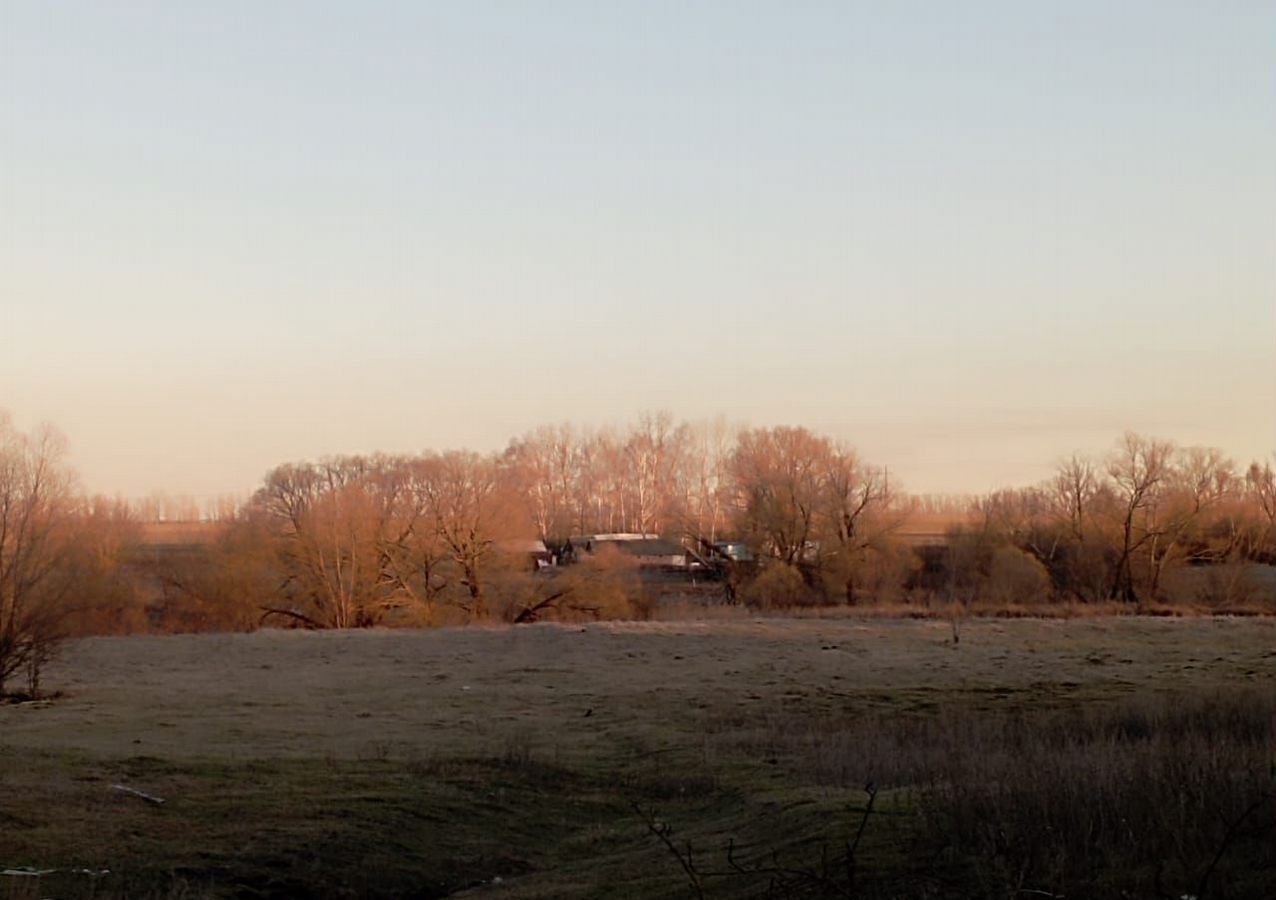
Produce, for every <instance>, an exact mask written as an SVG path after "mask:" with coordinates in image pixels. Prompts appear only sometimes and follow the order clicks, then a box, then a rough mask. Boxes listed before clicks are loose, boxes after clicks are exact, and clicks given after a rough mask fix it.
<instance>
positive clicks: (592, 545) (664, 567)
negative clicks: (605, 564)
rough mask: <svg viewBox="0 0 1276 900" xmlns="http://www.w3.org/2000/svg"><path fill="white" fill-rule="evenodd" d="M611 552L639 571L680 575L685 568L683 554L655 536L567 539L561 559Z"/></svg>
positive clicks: (685, 554) (658, 536)
mask: <svg viewBox="0 0 1276 900" xmlns="http://www.w3.org/2000/svg"><path fill="white" fill-rule="evenodd" d="M607 547H611V548H614V549H615V550H616V551H617V552H618V553H622V554H624V555H625V556H628V557H631V558H632V559H633V560H634V562H635V563H637V565H638V567H639V568H640V569H645V570H656V571H671V572H672V571H678V572H684V571H686V569H687V566H688V562H689V561H688V558H687V551H686V550H685V549H683V547H682V546H681V545H680V544H678V543H677V542H675V541H672V540H669V539H668V538H662V537H660V535H657V534H634V533H617V534H580V535H575V536H573V537H571V538H570V539H568V541H567V547H566V550H565V554H564V555H568V556H570V558H571V559H573V560H574V561H576V562H579V561H581V560H582V559H584V558H587V557H588V556H592V555H593V554H595V553H598V552H600V551H601V550H603V549H604V548H607Z"/></svg>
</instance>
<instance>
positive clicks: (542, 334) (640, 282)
mask: <svg viewBox="0 0 1276 900" xmlns="http://www.w3.org/2000/svg"><path fill="white" fill-rule="evenodd" d="M0 409H3V410H7V411H8V413H9V414H10V415H11V416H12V418H13V420H14V422H15V423H16V424H17V425H18V426H19V427H20V428H24V429H27V428H31V427H34V426H35V425H36V424H37V423H40V422H45V421H47V422H51V423H53V424H54V425H56V426H57V427H58V428H60V429H61V430H62V431H63V432H64V433H65V434H66V436H67V438H68V441H69V444H70V452H71V456H70V458H71V461H72V463H73V464H74V465H75V467H76V468H77V469H78V471H79V472H80V474H81V477H82V480H83V482H84V484H85V486H86V487H87V488H88V489H90V490H92V491H97V492H103V493H107V494H120V495H122V496H126V497H138V496H143V495H146V494H149V493H151V492H152V491H157V490H162V491H167V492H169V493H180V494H190V495H194V496H196V497H212V496H214V495H218V494H228V493H238V494H245V493H248V492H250V491H251V490H252V489H253V488H254V487H255V485H256V484H258V483H259V481H260V479H261V477H262V476H263V475H264V474H265V472H266V471H267V470H268V469H270V468H271V467H272V466H274V465H276V464H278V463H281V462H285V461H290V460H298V459H309V458H317V457H320V456H323V455H327V454H335V453H353V452H370V451H375V450H384V451H393V452H406V451H414V450H421V449H425V448H437V449H442V448H447V447H460V446H464V447H470V448H473V449H477V450H494V449H499V448H500V447H502V446H504V445H505V444H506V442H507V441H508V440H509V439H510V438H511V437H513V436H515V435H517V434H520V433H523V432H525V431H527V430H528V429H530V428H532V427H534V426H536V425H539V424H542V423H549V422H559V421H564V420H570V421H573V422H576V423H578V424H582V425H589V426H602V425H606V424H621V423H624V422H626V421H629V420H631V419H633V418H634V417H635V416H636V415H637V414H638V413H640V412H641V411H645V410H668V411H670V412H672V413H673V414H674V415H675V416H677V417H679V418H685V419H698V418H702V417H713V416H718V415H721V416H725V417H726V418H727V419H729V420H731V421H735V422H746V423H749V424H752V425H757V426H762V425H778V424H791V425H806V426H809V427H811V428H813V429H816V430H819V431H821V432H824V433H827V434H829V435H831V436H834V437H836V438H839V439H843V440H847V441H849V442H851V443H853V444H854V445H856V446H857V447H858V448H859V449H860V451H861V453H862V454H863V455H864V456H865V457H867V458H868V459H869V460H870V461H873V462H877V463H879V464H885V465H889V466H890V468H891V471H892V473H893V475H894V477H896V478H898V479H899V480H900V482H901V483H902V484H903V485H904V486H905V487H907V488H911V489H913V490H916V491H926V492H979V491H984V490H988V489H991V488H994V487H999V486H1004V485H1008V484H1026V483H1032V482H1035V481H1037V480H1039V479H1040V478H1043V477H1045V476H1046V475H1047V474H1048V473H1049V471H1050V470H1051V469H1052V467H1053V466H1054V464H1055V463H1056V462H1057V461H1058V460H1059V459H1060V458H1061V457H1062V456H1065V455H1067V454H1070V453H1072V452H1073V451H1078V450H1079V451H1084V452H1092V453H1102V452H1104V451H1106V450H1107V449H1109V448H1110V447H1111V446H1112V445H1113V443H1114V441H1115V440H1116V438H1117V437H1118V436H1119V435H1120V434H1121V433H1122V432H1123V431H1125V430H1127V429H1131V430H1135V431H1139V432H1142V433H1146V434H1149V435H1154V436H1158V437H1166V438H1172V439H1174V440H1177V441H1179V442H1180V443H1183V444H1202V445H1209V446H1218V447H1221V448H1223V449H1224V450H1226V451H1227V452H1228V453H1229V454H1232V455H1233V456H1235V457H1236V458H1237V460H1238V461H1240V462H1248V460H1249V459H1252V458H1255V457H1258V458H1262V457H1267V456H1269V454H1270V453H1271V452H1272V451H1273V450H1276V5H1274V4H1272V3H1270V2H1266V0H1263V2H1259V0H1255V2H1242V0H1229V2H1224V3H1201V2H1199V0H1193V2H1173V0H1154V2H1142V0H1126V2H1121V3H1115V4H1114V3H1111V2H1107V0H1104V2H1089V0H1066V2H1065V0H1058V2H1052V0H1039V2H1030V3H1024V2H1021V0H1004V2H993V0H967V2H963V3H949V2H946V0H932V2H924V3H923V2H913V0H904V2H892V3H881V2H876V0H874V2H851V0H842V2H832V3H814V2H786V3H778V2H773V3H752V2H740V0H737V2H709V0H705V2H698V3H693V4H688V3H683V2H651V0H648V2H633V3H630V2H603V3H599V2H583V0H582V2H550V0H544V2H534V3H531V2H529V3H515V2H506V3H497V2H483V0H467V2H454V3H423V2H422V3H406V2H405V3H386V2H359V3H354V2H348V3H335V2H320V0H310V2H304V3H303V2H295V3H289V2H272V3H260V2H219V3H193V2H191V3H181V2H171V0H170V2H130V3H127V4H95V3H62V4H50V3H44V2H25V0H0Z"/></svg>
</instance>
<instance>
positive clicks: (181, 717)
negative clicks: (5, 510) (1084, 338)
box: [0, 618, 1276, 897]
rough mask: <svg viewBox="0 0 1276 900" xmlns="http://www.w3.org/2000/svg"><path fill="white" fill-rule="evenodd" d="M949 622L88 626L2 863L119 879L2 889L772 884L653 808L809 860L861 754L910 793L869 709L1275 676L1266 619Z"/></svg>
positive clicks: (52, 676)
mask: <svg viewBox="0 0 1276 900" xmlns="http://www.w3.org/2000/svg"><path fill="white" fill-rule="evenodd" d="M953 637H954V635H953V631H952V629H951V627H950V625H949V624H948V623H946V622H935V621H896V620H874V621H871V622H870V621H855V620H845V621H843V620H838V621H818V620H783V619H759V620H749V621H740V622H713V623H647V624H598V625H590V626H587V627H580V626H572V627H568V626H554V625H538V626H530V627H515V628H493V629H480V628H470V629H457V630H451V629H443V630H436V631H423V632H415V631H361V632H319V633H315V632H302V631H270V630H267V631H260V632H257V633H253V634H242V635H241V634H236V635H192V636H169V637H132V638H92V639H86V640H82V641H80V642H78V643H76V644H74V645H72V646H70V647H69V648H67V650H66V652H65V653H64V654H63V656H62V658H61V659H60V660H59V661H58V662H57V663H56V664H55V665H54V666H53V667H51V668H50V670H49V674H48V677H47V686H48V688H49V689H50V690H55V691H57V690H60V691H62V692H64V696H63V697H62V698H61V699H58V700H56V701H53V702H50V703H33V704H24V705H10V706H0V868H4V867H16V866H31V867H35V868H40V869H60V870H62V869H70V868H89V869H94V870H99V869H110V870H111V874H109V875H101V876H98V877H97V878H95V879H93V880H90V876H88V875H84V874H67V873H65V872H58V873H51V874H48V875H46V876H44V877H43V878H42V879H41V881H40V886H39V887H37V886H36V885H35V879H32V878H21V877H13V876H10V877H7V878H5V879H0V897H28V896H29V897H37V896H52V895H54V894H53V891H55V890H56V891H57V893H56V896H89V891H90V890H93V891H96V892H97V894H96V895H97V896H118V895H134V896H146V895H148V894H149V895H155V896H177V895H182V896H203V895H204V894H216V895H229V896H290V895H315V896H445V895H448V894H452V893H456V892H460V891H468V892H473V893H476V894H483V895H487V894H488V893H490V894H491V895H493V896H517V897H532V896H537V897H553V896H581V897H584V896H671V897H676V896H695V891H696V890H697V889H704V890H706V891H707V892H708V893H710V894H713V895H720V896H734V895H748V894H750V893H752V894H755V895H758V896H765V893H763V892H762V886H763V881H764V879H762V878H761V876H759V877H758V878H757V879H753V880H750V878H749V877H746V876H744V875H739V873H737V874H736V876H730V873H729V872H728V873H725V874H723V875H722V876H721V877H718V876H717V875H713V874H712V873H711V874H710V875H708V876H706V877H705V878H704V879H703V884H701V885H700V886H699V887H697V884H696V883H695V879H694V878H692V877H689V876H688V875H687V873H686V872H684V871H683V869H682V868H681V864H680V863H679V860H678V859H677V856H676V854H674V853H673V852H671V851H670V850H669V849H668V848H666V847H664V846H662V844H661V842H660V841H659V839H658V838H657V837H656V836H655V835H654V834H653V833H652V832H651V831H650V828H649V827H648V826H649V824H650V823H648V822H645V821H644V818H643V816H644V815H650V816H653V817H657V818H656V821H659V822H667V823H669V824H671V825H674V827H675V834H676V835H677V840H678V841H683V840H690V841H693V843H694V845H695V846H696V847H698V848H700V850H699V852H700V854H702V856H701V858H702V859H703V862H702V863H701V868H702V869H703V870H705V871H708V870H713V869H722V868H724V867H726V863H725V862H724V859H725V856H724V853H725V850H724V848H725V846H726V845H727V843H728V841H729V840H730V839H736V840H738V841H739V842H740V845H741V846H745V847H749V848H752V850H751V852H754V853H755V854H756V853H763V852H771V851H783V852H786V853H791V854H794V855H795V858H797V859H805V860H809V859H813V858H814V857H812V856H811V855H810V854H812V853H814V852H815V851H814V850H813V849H812V848H814V847H816V846H817V845H822V844H826V843H827V842H828V841H830V840H831V841H833V842H834V843H835V845H836V846H841V845H842V844H844V843H845V836H846V834H848V833H849V832H850V831H852V830H853V829H854V828H855V827H856V824H857V822H858V820H859V818H860V816H861V815H862V813H857V812H856V811H855V810H856V809H862V804H863V803H864V799H865V795H864V794H863V792H862V790H861V789H860V788H861V783H860V781H859V778H860V777H861V775H862V774H863V773H864V772H866V771H867V772H869V774H870V775H872V774H873V773H877V776H876V777H877V778H878V780H879V782H880V783H881V784H882V785H883V787H886V788H892V789H893V786H892V784H891V780H890V773H891V772H892V771H894V770H893V769H892V768H891V766H892V764H893V763H892V762H891V760H890V759H887V758H882V759H876V758H874V754H879V755H884V757H889V756H891V755H892V754H893V753H898V750H894V751H892V750H891V749H890V745H889V742H885V743H882V742H878V743H875V742H874V741H873V740H869V739H868V738H866V737H865V736H864V734H862V733H861V732H857V731H856V730H855V729H856V728H857V727H860V726H859V725H857V724H856V723H864V722H872V721H879V720H889V721H892V722H899V721H909V722H918V723H928V722H937V721H941V720H942V721H948V720H949V719H951V717H952V716H954V715H955V714H959V715H960V716H961V717H962V718H963V721H966V720H968V721H983V720H985V719H987V720H989V721H992V720H997V721H1000V719H1001V718H1004V717H1006V716H1013V715H1016V714H1020V713H1032V714H1034V715H1046V714H1049V713H1050V712H1051V711H1058V712H1067V711H1074V712H1075V711H1077V710H1093V709H1100V708H1106V707H1116V706H1119V705H1120V704H1122V703H1126V702H1131V701H1136V700H1137V701H1138V702H1139V703H1144V704H1147V703H1153V704H1155V703H1157V702H1160V701H1158V700H1157V698H1166V699H1167V700H1168V703H1169V705H1171V706H1172V705H1173V704H1175V703H1177V702H1179V698H1182V697H1187V696H1190V697H1197V696H1202V695H1203V696H1206V697H1210V696H1220V697H1222V696H1226V695H1229V694H1232V693H1235V692H1242V693H1244V692H1248V693H1244V695H1245V696H1258V697H1269V696H1270V695H1271V692H1272V686H1273V685H1276V621H1273V620H1268V619H1258V620H1252V619H1251V620H1233V619H1189V620H1164V619H1136V618H1127V619H1089V620H1075V621H1069V620H1056V621H1040V620H1009V621H999V620H974V621H970V622H967V623H965V624H963V625H962V627H961V631H960V640H959V642H957V643H954V640H953ZM945 717H949V718H948V719H946V718H945ZM927 727H929V726H927ZM802 735H806V736H807V737H801V736H802ZM821 735H825V736H828V735H836V736H837V740H836V741H828V740H823V739H822V738H821ZM857 735H858V737H857ZM808 737H809V738H810V739H808ZM857 741H858V742H859V743H856V742H857ZM897 780H898V778H897ZM115 783H125V784H128V785H130V786H133V787H135V788H137V789H139V790H142V791H145V792H147V793H150V794H154V795H157V796H160V797H164V798H165V799H166V801H167V802H166V803H165V804H164V805H163V806H151V805H148V804H146V803H145V802H143V801H141V800H139V799H137V798H135V797H130V796H125V795H122V794H120V793H118V792H115V791H113V790H112V789H111V785H112V784H115ZM904 786H906V785H904ZM895 787H903V786H895ZM890 796H894V800H893V801H892V802H893V803H894V807H893V808H894V813H892V815H893V816H894V817H895V818H894V819H891V818H888V817H887V816H886V814H885V813H884V812H882V813H881V814H880V815H879V816H877V818H870V820H869V828H868V829H867V834H868V835H869V836H868V838H867V839H866V843H865V845H864V849H863V850H861V851H860V852H861V855H862V856H863V857H864V858H865V859H867V860H868V861H867V862H865V866H866V867H869V868H872V867H873V866H876V868H877V869H878V870H880V873H881V879H880V880H879V882H878V883H879V885H886V886H885V887H882V886H879V888H877V889H876V890H879V891H881V892H884V895H890V889H889V887H888V886H889V885H890V884H902V883H904V882H900V881H898V880H896V881H892V880H891V879H892V878H894V877H896V876H898V877H900V878H902V877H904V875H905V874H906V873H907V872H908V871H909V869H910V865H911V860H910V859H909V858H901V857H900V856H899V853H900V852H902V851H900V850H899V848H900V847H901V846H903V844H901V843H900V841H902V840H903V838H902V837H900V838H898V840H897V839H896V837H897V834H896V833H897V832H898V831H899V829H904V828H905V825H904V824H903V819H902V818H901V817H903V816H904V815H905V813H906V812H907V811H908V810H909V809H910V808H911V807H910V806H909V803H910V802H912V801H909V800H908V799H907V797H908V796H911V795H907V794H906V792H902V790H901V791H897V792H896V794H894V795H891V794H889V793H887V794H883V795H882V798H881V799H880V800H879V804H886V802H887V799H888V798H889V797H890ZM634 804H637V809H635V808H634ZM886 808H887V806H885V805H880V806H879V807H878V810H879V812H880V811H881V810H885V809H886ZM905 830H906V829H905ZM675 846H677V845H676V844H675ZM758 858H759V859H760V858H761V857H758ZM795 865H796V863H795ZM953 866H957V864H956V863H953ZM1184 866H1187V863H1184ZM950 868H952V867H951V866H950ZM957 868H960V866H957ZM954 871H956V869H954ZM892 873H894V874H892ZM732 877H734V878H735V880H734V881H732V880H731V879H732ZM939 877H940V876H936V878H939ZM954 877H958V878H960V877H963V876H962V875H961V873H960V872H958V873H957V875H956V876H954ZM755 882H756V883H755ZM937 884H942V879H941V880H940V881H938V882H937ZM970 884H973V882H971V883H970ZM1237 884H1240V885H1242V888H1243V885H1244V879H1241V881H1239V882H1237ZM968 886H969V885H968ZM950 887H951V884H950ZM898 890H901V891H902V890H904V889H903V888H899V889H898ZM936 890H939V889H938V888H936ZM953 890H954V891H955V890H956V889H955V888H954V889H953ZM971 890H972V891H975V893H972V894H970V895H971V896H974V895H978V894H977V890H976V888H974V887H971ZM6 891H7V893H6ZM24 892H25V893H24ZM939 893H940V894H942V893H943V891H942V890H939ZM796 895H797V894H794V896H796ZM957 895H960V893H959V892H958V894H957ZM1242 895H1243V890H1242ZM776 896H778V894H776ZM857 896H858V894H857Z"/></svg>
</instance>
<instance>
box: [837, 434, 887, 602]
mask: <svg viewBox="0 0 1276 900" xmlns="http://www.w3.org/2000/svg"><path fill="white" fill-rule="evenodd" d="M823 496H824V503H825V508H824V517H823V522H824V524H825V526H826V531H827V532H828V535H829V538H830V541H829V543H830V545H831V549H832V550H833V554H832V556H831V559H830V563H831V566H830V567H831V568H832V569H833V570H835V572H836V575H837V578H838V580H839V581H840V582H841V588H842V592H843V595H844V596H845V599H846V603H847V605H848V606H853V605H854V604H855V602H856V599H857V597H856V583H857V581H858V580H859V579H861V578H862V577H863V575H864V570H865V569H866V567H867V563H868V561H869V559H870V558H871V557H872V556H873V555H874V554H879V555H880V554H882V553H884V552H886V551H887V550H888V543H889V540H890V536H891V535H892V534H893V533H894V532H895V531H896V530H898V528H899V527H900V525H901V524H902V516H901V515H900V514H899V511H898V510H897V509H895V508H894V495H893V494H892V492H891V485H890V478H889V475H888V474H887V472H886V470H885V469H879V468H875V467H873V466H869V465H866V464H865V463H863V462H862V461H861V460H860V458H859V456H858V454H856V452H855V451H854V450H853V449H851V448H850V447H847V446H832V447H830V448H829V452H828V453H827V454H826V456H825V469H824V490H823Z"/></svg>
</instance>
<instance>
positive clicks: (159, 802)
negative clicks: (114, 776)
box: [111, 784, 164, 806]
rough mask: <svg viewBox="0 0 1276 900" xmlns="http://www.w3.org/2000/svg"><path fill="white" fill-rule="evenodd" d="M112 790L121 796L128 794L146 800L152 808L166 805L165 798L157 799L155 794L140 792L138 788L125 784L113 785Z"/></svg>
mask: <svg viewBox="0 0 1276 900" xmlns="http://www.w3.org/2000/svg"><path fill="white" fill-rule="evenodd" d="M111 790H113V791H116V792H118V793H121V794H128V795H129V796H131V797H137V798H139V799H141V800H145V801H146V802H147V803H150V804H151V805H152V806H163V805H164V798H163V797H156V796H155V795H154V794H148V793H146V792H145V791H139V790H137V789H136V788H131V787H129V786H128V785H125V784H113V785H111Z"/></svg>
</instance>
